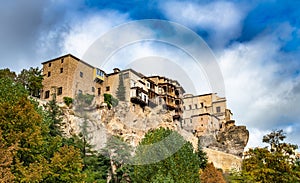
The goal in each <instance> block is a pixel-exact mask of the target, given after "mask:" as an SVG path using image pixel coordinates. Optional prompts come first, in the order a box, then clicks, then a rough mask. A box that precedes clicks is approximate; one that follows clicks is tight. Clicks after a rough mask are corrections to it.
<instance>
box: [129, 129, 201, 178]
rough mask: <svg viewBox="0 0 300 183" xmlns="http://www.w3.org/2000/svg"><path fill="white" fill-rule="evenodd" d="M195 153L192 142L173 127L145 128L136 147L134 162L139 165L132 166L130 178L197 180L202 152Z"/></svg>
mask: <svg viewBox="0 0 300 183" xmlns="http://www.w3.org/2000/svg"><path fill="white" fill-rule="evenodd" d="M166 139H167V140H166ZM178 146H179V147H180V148H179V150H177V149H176V148H177V147H178ZM198 155H199V154H197V153H196V152H194V149H193V146H192V144H191V143H190V142H187V141H185V140H184V139H183V137H182V136H181V135H179V134H178V133H177V132H175V131H172V130H169V129H164V128H159V129H156V130H152V131H149V132H148V133H147V134H146V135H145V138H144V139H143V140H142V141H141V143H140V144H139V146H138V147H137V151H136V156H135V163H136V164H140V165H135V166H134V172H133V173H132V174H131V177H132V180H133V181H135V182H148V181H150V182H158V181H162V182H200V179H199V170H200V165H201V159H202V158H206V156H203V157H200V156H198ZM149 160H150V161H149ZM147 161H149V162H147Z"/></svg>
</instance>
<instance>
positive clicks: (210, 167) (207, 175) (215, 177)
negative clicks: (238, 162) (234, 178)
mask: <svg viewBox="0 0 300 183" xmlns="http://www.w3.org/2000/svg"><path fill="white" fill-rule="evenodd" d="M201 182H202V183H215V182H218V183H226V181H225V179H224V177H223V175H222V171H221V170H217V169H216V168H215V166H214V164H213V163H208V164H207V165H206V168H205V169H204V170H203V172H202V173H201Z"/></svg>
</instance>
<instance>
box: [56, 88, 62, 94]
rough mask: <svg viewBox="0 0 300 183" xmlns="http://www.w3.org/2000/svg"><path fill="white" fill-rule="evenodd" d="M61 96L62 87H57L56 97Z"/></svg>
mask: <svg viewBox="0 0 300 183" xmlns="http://www.w3.org/2000/svg"><path fill="white" fill-rule="evenodd" d="M61 94H62V87H59V88H58V89H57V95H61Z"/></svg>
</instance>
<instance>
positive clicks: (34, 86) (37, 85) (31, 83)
mask: <svg viewBox="0 0 300 183" xmlns="http://www.w3.org/2000/svg"><path fill="white" fill-rule="evenodd" d="M17 81H18V82H19V83H21V84H22V85H23V86H24V87H25V88H26V89H27V90H28V91H29V94H30V95H31V96H34V97H40V90H41V89H42V88H43V84H42V81H43V75H42V70H41V69H39V68H38V67H36V68H33V67H30V69H29V70H26V69H23V70H22V71H21V73H20V74H18V76H17Z"/></svg>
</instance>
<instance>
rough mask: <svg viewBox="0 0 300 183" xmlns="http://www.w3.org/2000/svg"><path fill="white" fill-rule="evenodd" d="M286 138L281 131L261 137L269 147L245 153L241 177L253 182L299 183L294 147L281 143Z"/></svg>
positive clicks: (295, 147) (299, 173)
mask: <svg viewBox="0 0 300 183" xmlns="http://www.w3.org/2000/svg"><path fill="white" fill-rule="evenodd" d="M285 138H286V136H285V134H284V133H283V131H282V130H277V131H273V132H271V133H270V134H267V135H265V136H264V137H263V142H265V143H268V144H269V147H265V148H259V147H257V148H254V149H249V150H248V151H247V152H246V153H245V159H244V160H243V166H242V177H247V178H248V179H250V180H252V181H254V182H262V183H264V182H300V172H299V170H297V158H296V156H295V150H296V149H297V148H298V147H297V146H296V145H293V144H289V143H285V142H282V141H283V140H284V139H285Z"/></svg>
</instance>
